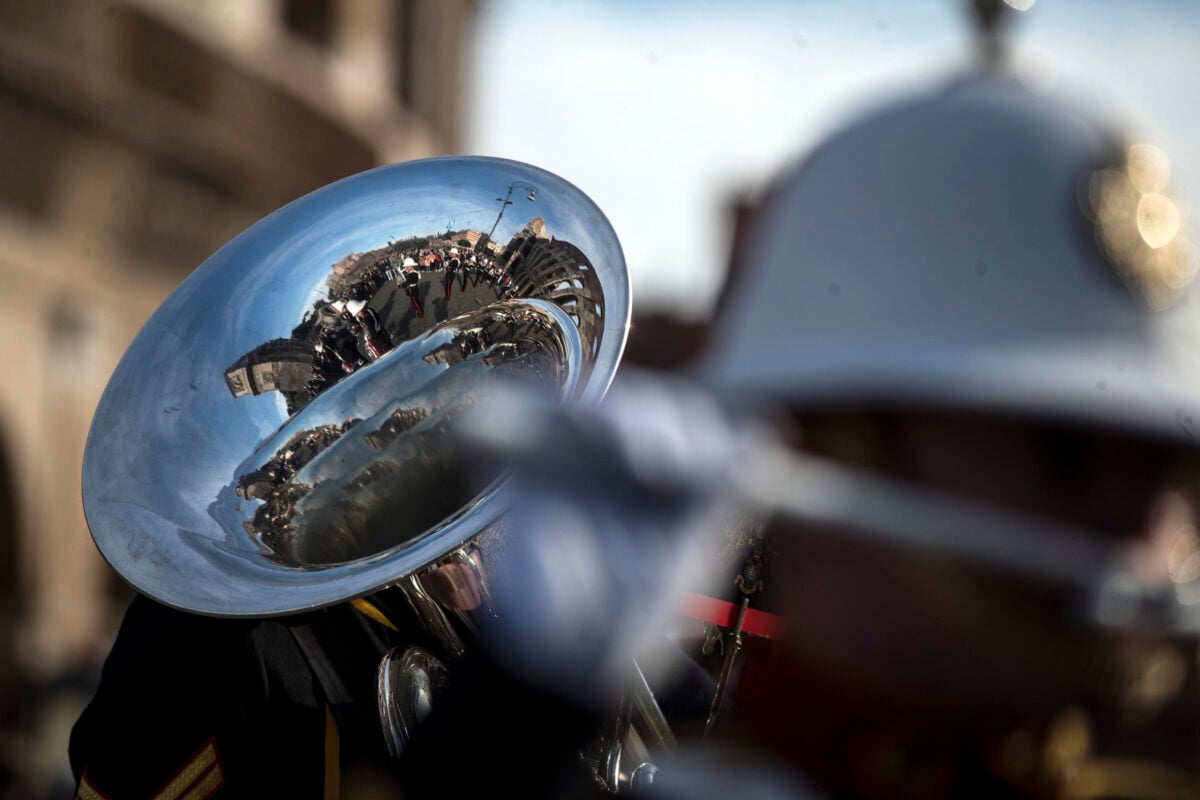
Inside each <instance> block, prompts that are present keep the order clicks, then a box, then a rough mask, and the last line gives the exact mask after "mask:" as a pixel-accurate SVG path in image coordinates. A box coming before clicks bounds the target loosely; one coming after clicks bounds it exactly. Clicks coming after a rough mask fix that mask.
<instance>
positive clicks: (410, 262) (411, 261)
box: [404, 256, 417, 267]
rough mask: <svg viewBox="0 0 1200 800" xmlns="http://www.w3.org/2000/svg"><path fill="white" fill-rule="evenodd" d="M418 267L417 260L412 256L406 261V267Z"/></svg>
mask: <svg viewBox="0 0 1200 800" xmlns="http://www.w3.org/2000/svg"><path fill="white" fill-rule="evenodd" d="M416 265H417V262H416V260H415V259H413V258H412V256H409V257H408V258H406V259H404V266H406V267H415V266H416Z"/></svg>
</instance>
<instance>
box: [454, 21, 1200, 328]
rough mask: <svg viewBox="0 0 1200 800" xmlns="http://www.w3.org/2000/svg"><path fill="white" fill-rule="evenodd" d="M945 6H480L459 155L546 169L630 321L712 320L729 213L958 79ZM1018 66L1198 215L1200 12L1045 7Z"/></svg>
mask: <svg viewBox="0 0 1200 800" xmlns="http://www.w3.org/2000/svg"><path fill="white" fill-rule="evenodd" d="M964 6H965V3H963V2H958V1H957V0H907V1H906V2H903V3H896V2H884V1H883V0H845V1H844V2H834V0H819V1H818V0H809V1H807V2H804V1H799V0H797V1H795V2H765V1H763V0H760V1H758V2H755V1H754V0H748V1H747V2H741V3H729V2H684V0H658V1H657V2H649V1H643V2H634V0H620V1H619V2H611V1H610V2H600V1H599V0H561V1H560V2H552V1H551V0H490V2H488V1H485V2H483V3H481V6H480V22H479V26H478V29H477V31H476V38H475V42H474V45H473V53H474V60H473V62H472V64H471V66H470V69H471V76H470V77H471V80H470V81H469V84H468V85H470V86H471V87H472V88H471V91H472V96H471V98H470V100H469V109H468V140H467V146H466V149H467V151H468V152H472V153H478V154H484V155H496V156H502V157H506V158H513V159H517V160H520V161H526V162H529V163H532V164H535V165H537V166H540V167H543V168H545V169H549V170H551V171H552V172H556V173H558V174H560V175H561V176H562V177H564V178H566V179H567V180H569V181H571V182H572V183H574V184H576V185H577V186H579V187H580V188H581V189H583V190H584V191H585V192H587V193H588V194H589V195H591V196H592V198H593V199H594V200H595V201H596V202H597V204H598V205H599V206H600V208H602V209H603V210H604V211H605V213H606V214H607V215H608V216H609V219H610V220H611V222H612V223H613V226H614V228H615V229H616V231H617V234H618V235H619V236H620V238H621V241H622V243H623V245H624V248H625V255H626V258H627V260H628V262H629V266H630V272H631V277H632V282H633V289H634V303H635V309H638V308H640V309H643V310H644V309H649V308H658V309H667V310H671V311H675V312H677V313H682V314H685V315H702V314H704V313H706V312H707V311H708V309H709V308H710V307H711V304H712V302H713V299H714V294H715V291H716V288H717V286H718V284H719V280H720V275H721V270H722V269H723V265H724V263H725V259H726V255H727V248H728V221H727V215H726V214H725V211H724V208H725V206H726V204H727V203H728V202H729V200H730V199H731V197H732V196H734V195H735V194H736V193H739V192H751V193H753V192H754V191H756V190H757V189H759V188H761V186H762V185H763V183H764V182H765V181H766V180H767V179H768V178H769V177H770V176H771V175H772V174H774V173H775V172H776V171H777V170H778V169H780V167H782V166H783V165H785V164H787V163H789V162H790V161H791V160H793V159H795V158H797V157H799V156H800V155H802V154H803V152H804V151H805V150H806V149H808V148H810V147H811V146H812V145H813V144H814V143H816V142H817V141H819V140H820V138H821V137H822V136H824V135H827V134H828V133H830V132H831V131H833V130H836V128H837V126H838V125H839V124H840V123H842V122H844V121H846V120H847V119H848V118H850V117H852V116H853V115H854V114H856V113H858V112H860V111H862V110H865V109H867V108H870V107H871V105H873V104H874V103H877V102H879V100H881V99H883V98H886V97H891V96H895V95H896V94H898V93H903V92H905V91H912V90H914V89H920V88H921V87H924V86H929V85H931V84H932V83H933V82H935V81H937V80H939V79H944V78H945V76H947V75H949V74H951V73H953V71H954V70H956V69H961V68H962V67H963V66H965V65H967V64H969V63H971V60H972V57H973V53H972V48H971V35H970V31H969V28H968V25H967V23H966V17H965V15H964V12H963V7H964ZM1016 23H1017V24H1016V25H1014V26H1013V30H1012V31H1011V35H1010V37H1009V39H1010V41H1011V42H1012V44H1013V46H1014V49H1015V52H1016V60H1015V61H1016V64H1017V68H1018V69H1019V70H1020V71H1021V73H1022V74H1024V75H1027V76H1029V79H1030V81H1031V82H1032V83H1033V84H1035V85H1037V86H1039V87H1041V89H1042V90H1046V89H1049V90H1053V91H1057V92H1060V93H1062V94H1064V95H1066V96H1067V97H1069V98H1071V99H1072V100H1074V101H1077V102H1082V103H1085V104H1086V105H1089V106H1091V107H1092V108H1093V109H1095V110H1096V111H1097V113H1099V114H1101V115H1103V116H1105V117H1107V118H1109V119H1111V120H1114V121H1117V122H1120V123H1122V124H1124V125H1126V127H1128V128H1129V129H1130V131H1131V133H1132V134H1133V135H1134V136H1135V137H1136V138H1141V139H1147V140H1149V141H1153V142H1155V143H1157V144H1159V145H1160V146H1162V147H1163V148H1164V149H1165V150H1166V151H1167V152H1168V154H1169V155H1170V156H1171V158H1172V161H1173V165H1174V180H1175V183H1176V186H1177V193H1178V194H1179V196H1180V197H1181V198H1182V199H1183V200H1184V201H1185V202H1186V203H1188V204H1189V205H1190V206H1191V209H1190V211H1191V213H1190V216H1191V218H1192V220H1193V229H1195V225H1196V219H1197V215H1196V214H1195V213H1194V209H1195V207H1196V206H1197V201H1198V200H1200V143H1198V142H1197V141H1196V140H1195V137H1194V135H1193V132H1194V131H1197V130H1200V88H1198V87H1200V48H1198V47H1197V46H1196V44H1195V43H1196V42H1197V41H1200V3H1194V2H1189V1H1188V0H1141V1H1140V2H1136V3H1134V2H1118V0H1040V2H1037V3H1036V4H1035V5H1034V7H1033V8H1032V9H1031V10H1030V11H1028V12H1027V13H1025V14H1023V15H1021V16H1020V17H1019V18H1018V19H1017V20H1016Z"/></svg>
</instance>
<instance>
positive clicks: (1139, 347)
mask: <svg viewBox="0 0 1200 800" xmlns="http://www.w3.org/2000/svg"><path fill="white" fill-rule="evenodd" d="M757 224H758V227H757V230H754V231H751V235H750V240H751V242H752V246H751V250H750V252H749V253H748V259H749V260H748V263H747V264H746V265H745V267H746V272H747V278H746V280H745V281H744V282H743V285H742V286H741V287H740V289H741V293H740V294H739V295H736V296H735V297H734V298H733V300H732V302H731V303H730V305H729V307H728V309H727V312H728V313H727V314H726V315H725V320H724V324H723V325H721V326H720V329H719V331H718V333H717V335H716V337H715V338H716V342H717V346H716V348H715V350H714V352H713V353H712V354H711V355H710V358H709V359H708V360H707V362H706V364H705V367H704V374H705V376H706V378H707V379H708V380H709V382H710V383H712V384H713V385H714V386H716V387H717V388H718V389H719V390H720V391H722V392H724V393H726V394H727V395H729V396H730V397H732V398H733V399H734V400H735V401H737V402H739V403H741V404H743V405H750V406H753V407H757V408H767V407H773V408H774V413H775V414H776V415H777V417H778V419H779V421H780V424H781V429H782V430H783V431H784V433H783V434H781V435H782V437H783V438H784V439H785V441H786V444H787V447H788V448H789V450H790V452H789V454H788V456H787V457H786V458H779V459H776V461H775V466H774V467H773V468H767V469H760V470H757V471H756V472H755V473H754V474H755V478H754V479H752V480H750V481H748V484H749V485H748V486H747V488H746V491H747V492H748V493H749V494H751V495H755V496H757V498H758V499H759V500H760V501H762V502H763V503H764V504H766V505H768V506H774V507H775V509H776V510H777V511H778V513H777V514H776V516H775V519H774V521H773V524H772V526H771V529H770V531H769V534H768V535H769V536H770V537H772V538H773V541H774V542H775V547H776V548H777V551H778V555H777V557H776V559H775V563H774V566H773V570H772V571H773V574H774V581H773V582H772V583H771V584H770V585H769V586H768V587H767V591H768V592H770V593H771V594H772V595H773V596H774V598H775V602H776V604H777V606H778V607H779V608H781V609H782V610H783V611H782V615H783V617H784V619H785V623H784V624H785V633H784V636H783V637H782V639H781V642H782V644H781V646H779V647H777V648H775V649H774V651H773V652H772V653H771V654H770V655H769V656H768V657H767V658H765V659H762V660H760V661H759V662H758V663H754V664H746V665H745V666H746V669H745V671H744V672H743V674H742V680H741V681H740V684H739V686H738V689H737V693H736V700H737V709H736V710H737V712H738V719H739V723H740V728H741V729H742V730H744V731H746V732H748V733H749V735H750V736H751V737H752V738H755V739H756V740H758V741H759V742H761V743H762V744H764V745H765V746H766V747H767V748H769V750H770V751H772V752H774V753H776V754H778V755H781V756H783V757H784V758H785V759H786V760H787V761H788V762H789V763H790V764H792V765H795V766H796V767H798V768H799V769H800V771H801V772H802V773H803V774H804V775H805V776H806V777H807V778H809V779H810V780H812V781H813V783H814V784H815V785H816V786H817V787H818V788H819V789H820V790H821V791H823V792H825V793H827V794H828V795H830V796H835V797H859V798H872V799H874V798H944V797H970V798H975V797H991V796H1014V797H1133V798H1167V797H1172V798H1174V797H1192V796H1200V763H1198V759H1200V748H1198V745H1200V738H1198V737H1200V716H1198V714H1200V706H1198V705H1197V700H1200V696H1198V693H1197V683H1196V677H1197V676H1196V669H1197V650H1196V638H1195V634H1196V630H1197V628H1198V625H1197V623H1200V609H1198V608H1197V606H1196V603H1197V602H1198V601H1200V582H1197V579H1198V578H1200V537H1198V536H1197V529H1196V522H1197V513H1198V510H1200V508H1198V496H1197V489H1198V488H1200V480H1198V478H1200V469H1198V467H1200V453H1198V452H1197V444H1196V441H1195V434H1196V420H1198V419H1200V307H1198V306H1197V301H1196V299H1195V297H1194V293H1193V292H1192V291H1191V282H1192V278H1193V275H1194V273H1195V258H1194V249H1193V247H1192V245H1191V243H1190V242H1189V241H1187V239H1186V236H1185V230H1184V227H1185V226H1184V224H1183V221H1182V219H1181V215H1180V213H1179V211H1178V210H1177V208H1176V206H1175V205H1174V203H1173V201H1172V200H1171V199H1170V188H1169V162H1168V160H1167V158H1166V156H1165V155H1164V154H1163V153H1162V152H1161V151H1159V150H1157V149H1156V148H1153V147H1151V146H1149V145H1144V144H1136V143H1132V142H1129V141H1125V140H1123V139H1121V138H1119V137H1116V136H1114V135H1112V134H1110V133H1109V132H1108V131H1106V130H1104V129H1102V128H1101V127H1099V126H1097V125H1096V124H1094V123H1093V122H1091V121H1089V120H1088V119H1087V118H1086V117H1084V116H1082V115H1081V114H1079V113H1076V112H1075V111H1073V110H1072V109H1069V108H1067V107H1064V106H1062V105H1059V104H1058V103H1057V102H1056V101H1053V100H1050V99H1045V98H1041V97H1036V96H1034V95H1032V94H1029V93H1028V92H1027V91H1026V90H1025V89H1023V88H1022V87H1021V86H1020V85H1019V84H1017V83H1016V82H1015V81H1012V80H1009V79H1007V78H1004V77H1002V76H997V75H992V74H985V75H980V76H977V77H971V78H968V79H964V80H961V81H958V82H955V83H953V84H951V85H949V86H946V87H944V88H942V89H940V90H939V91H936V92H934V93H932V94H930V95H928V96H925V97H920V98H917V99H915V100H913V101H910V102H905V103H902V104H899V105H897V106H894V107H892V108H888V109H886V110H883V111H881V112H879V113H877V114H875V115H873V116H870V117H869V118H867V119H865V120H863V121H861V122H859V123H858V124H855V125H853V126H851V127H849V128H848V129H846V130H844V131H843V132H842V133H840V134H839V135H837V136H835V137H833V138H832V139H831V140H829V141H827V142H826V143H825V144H824V145H822V146H821V147H819V148H818V149H817V150H816V152H815V153H813V154H812V155H811V156H810V157H809V158H808V159H807V160H806V161H805V162H804V163H803V164H802V165H801V166H800V168H799V169H797V170H796V171H794V172H793V173H792V174H790V175H788V176H786V177H785V178H784V179H783V180H781V181H780V182H779V183H778V185H777V186H776V188H775V190H774V192H773V193H772V194H771V196H770V197H769V199H768V201H767V203H766V204H765V206H764V208H763V209H762V212H761V214H760V216H759V218H758V222H757ZM751 667H753V670H751Z"/></svg>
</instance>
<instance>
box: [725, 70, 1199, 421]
mask: <svg viewBox="0 0 1200 800" xmlns="http://www.w3.org/2000/svg"><path fill="white" fill-rule="evenodd" d="M1168 177H1169V162H1168V161H1167V159H1166V156H1165V155H1163V154H1162V152H1161V151H1159V150H1157V149H1156V148H1153V147H1151V146H1148V145H1132V146H1130V145H1129V144H1128V143H1127V142H1125V141H1123V140H1121V139H1119V138H1117V137H1115V136H1113V135H1112V134H1111V133H1110V132H1109V131H1107V130H1105V129H1104V128H1103V127H1101V126H1099V125H1097V124H1096V123H1095V122H1093V121H1091V120H1089V119H1088V118H1087V117H1086V116H1084V115H1082V114H1080V113H1077V112H1076V111H1075V110H1073V109H1071V108H1068V107H1066V106H1064V105H1060V104H1058V103H1056V102H1055V101H1053V100H1051V99H1049V98H1046V97H1039V96H1035V95H1033V94H1031V93H1029V92H1028V91H1026V90H1025V89H1024V88H1022V87H1021V85H1020V84H1018V83H1017V82H1015V81H1011V80H1007V79H1003V78H999V77H992V76H983V75H981V76H978V77H971V78H967V79H963V80H960V81H957V82H955V83H953V84H952V85H950V86H948V87H946V88H944V89H942V90H940V91H937V92H934V93H931V94H929V95H927V96H922V97H918V98H917V99H915V100H910V101H908V102H903V103H901V104H899V105H896V106H893V107H891V108H888V109H887V110H884V111H882V112H879V113H875V114H873V115H871V116H869V117H867V118H866V119H864V120H862V121H860V122H858V123H857V124H854V125H851V126H850V127H849V128H847V129H845V130H843V131H842V132H841V133H839V134H837V135H836V136H834V137H833V138H832V139H830V140H828V141H827V142H825V143H824V144H823V145H822V146H821V147H819V148H818V149H817V150H816V151H815V152H814V153H813V154H812V155H811V156H810V157H809V158H807V159H806V160H805V161H804V162H803V163H802V164H801V165H800V166H799V167H798V168H797V169H795V170H793V171H792V172H790V173H789V174H787V175H785V177H784V178H783V179H782V180H780V181H778V182H777V185H776V186H775V187H774V190H773V192H772V193H771V194H770V195H769V197H768V198H767V201H766V202H765V203H764V205H763V207H762V209H761V212H760V213H759V215H758V218H757V219H756V220H755V222H756V225H757V228H756V229H753V228H752V229H751V231H750V233H749V236H748V241H749V247H748V248H747V249H746V250H744V251H743V254H742V255H743V258H742V260H741V267H742V270H743V271H744V272H745V273H746V275H745V280H742V281H741V283H740V285H737V286H735V287H734V291H733V293H732V296H731V300H730V303H729V305H728V307H727V309H726V312H727V313H725V315H724V324H723V326H721V334H720V336H719V337H718V338H717V340H716V343H715V347H714V348H713V351H712V353H711V356H710V358H709V359H708V360H707V362H706V364H705V366H704V371H705V374H706V375H707V377H708V379H709V381H710V382H712V383H713V384H714V385H716V386H718V387H720V388H722V389H724V390H727V391H737V392H739V393H749V394H751V395H758V394H765V395H769V396H773V397H776V398H779V399H786V400H787V401H789V402H792V403H800V404H810V403H812V404H818V405H824V404H828V403H835V404H836V403H843V402H845V401H848V400H854V401H871V400H877V399H881V398H886V399H888V401H889V402H892V403H896V402H901V403H905V402H907V403H916V404H923V403H927V402H931V401H932V402H936V404H937V405H939V406H943V407H944V406H946V405H948V404H949V405H960V406H966V407H972V408H987V409H996V410H1008V411H1015V412H1028V411H1035V412H1037V413H1039V414H1044V415H1048V416H1060V415H1062V416H1068V417H1071V418H1075V419H1087V420H1092V421H1095V422H1100V423H1108V424H1118V425H1121V426H1130V427H1134V428H1140V429H1147V430H1154V431H1156V432H1160V433H1166V434H1170V435H1182V436H1186V437H1188V438H1190V437H1191V436H1192V435H1193V432H1194V430H1195V426H1196V421H1197V420H1200V314H1198V312H1200V309H1198V308H1197V305H1196V300H1195V298H1194V297H1192V296H1191V294H1190V293H1189V292H1188V291H1187V290H1188V288H1189V284H1190V283H1191V281H1192V278H1193V276H1194V273H1195V269H1196V261H1195V253H1194V248H1193V247H1192V245H1191V243H1190V242H1189V241H1188V239H1187V237H1186V231H1185V229H1184V225H1183V224H1182V221H1181V217H1180V213H1179V210H1178V208H1177V207H1176V206H1175V204H1174V202H1173V201H1172V200H1171V199H1170V195H1169V192H1168V189H1167V183H1168Z"/></svg>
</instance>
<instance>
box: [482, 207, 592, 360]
mask: <svg viewBox="0 0 1200 800" xmlns="http://www.w3.org/2000/svg"><path fill="white" fill-rule="evenodd" d="M505 252H506V254H507V262H506V263H507V264H508V274H509V275H511V276H512V288H513V291H514V292H515V293H516V294H517V295H518V296H520V297H539V298H542V299H544V300H550V301H551V302H553V303H554V304H556V305H558V306H559V307H560V308H562V309H563V311H566V312H567V314H568V315H570V317H571V319H573V320H574V321H575V324H576V325H578V326H579V330H580V333H581V335H582V336H583V347H584V351H585V352H587V353H590V354H595V353H596V352H597V350H598V349H599V347H600V341H599V337H598V335H595V336H594V335H592V334H598V333H599V332H601V331H603V330H604V324H603V316H604V292H603V290H602V288H601V286H600V279H599V278H598V277H597V276H596V272H595V270H594V269H592V266H591V264H590V263H589V262H588V260H587V257H586V256H585V255H584V254H583V252H582V251H581V250H580V249H579V248H578V247H576V246H575V245H573V244H571V243H570V242H564V241H560V240H557V239H554V238H553V237H551V236H550V235H549V234H547V233H546V224H545V222H544V221H543V220H542V219H541V217H538V218H537V219H534V220H533V221H531V222H530V223H529V224H528V225H526V226H525V227H524V229H522V231H521V232H520V233H518V234H517V235H516V236H514V237H513V238H512V240H511V241H510V242H509V244H508V247H507V248H506V251H505Z"/></svg>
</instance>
